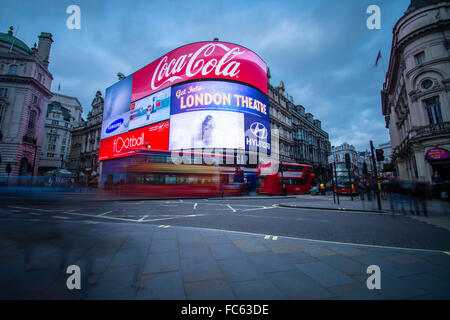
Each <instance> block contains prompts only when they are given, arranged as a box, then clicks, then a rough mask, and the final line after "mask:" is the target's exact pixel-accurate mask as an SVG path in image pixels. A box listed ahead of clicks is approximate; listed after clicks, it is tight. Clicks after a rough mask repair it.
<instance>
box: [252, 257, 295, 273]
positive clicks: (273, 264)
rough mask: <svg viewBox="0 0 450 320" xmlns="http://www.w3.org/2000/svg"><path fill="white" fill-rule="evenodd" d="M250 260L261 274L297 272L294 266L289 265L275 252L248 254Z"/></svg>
mask: <svg viewBox="0 0 450 320" xmlns="http://www.w3.org/2000/svg"><path fill="white" fill-rule="evenodd" d="M247 256H248V259H249V260H250V261H251V263H252V264H253V265H254V266H255V268H256V269H257V270H259V271H260V272H279V271H288V270H295V267H294V265H291V264H289V263H287V262H286V261H285V260H283V259H282V258H280V257H279V256H278V255H276V254H275V253H273V252H260V253H252V254H248V255H247Z"/></svg>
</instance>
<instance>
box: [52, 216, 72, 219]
mask: <svg viewBox="0 0 450 320" xmlns="http://www.w3.org/2000/svg"><path fill="white" fill-rule="evenodd" d="M52 218H56V219H70V218H68V217H61V216H52Z"/></svg>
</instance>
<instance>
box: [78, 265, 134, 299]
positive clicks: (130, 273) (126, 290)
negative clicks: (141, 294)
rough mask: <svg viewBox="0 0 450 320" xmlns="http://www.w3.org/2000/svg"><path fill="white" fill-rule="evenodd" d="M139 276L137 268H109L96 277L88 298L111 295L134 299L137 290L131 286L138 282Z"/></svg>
mask: <svg viewBox="0 0 450 320" xmlns="http://www.w3.org/2000/svg"><path fill="white" fill-rule="evenodd" d="M140 275H141V269H140V268H139V266H126V267H119V268H110V269H108V270H107V271H106V272H104V273H103V274H102V275H100V276H99V277H98V280H97V283H96V284H95V285H93V286H91V287H90V288H89V292H88V297H89V298H92V297H95V296H106V295H112V294H122V295H123V296H128V297H135V295H136V290H137V289H136V287H134V286H133V285H134V284H135V283H136V282H138V281H140ZM82 290H83V287H82Z"/></svg>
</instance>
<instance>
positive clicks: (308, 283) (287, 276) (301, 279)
mask: <svg viewBox="0 0 450 320" xmlns="http://www.w3.org/2000/svg"><path fill="white" fill-rule="evenodd" d="M267 278H268V279H269V280H270V281H272V283H273V284H274V285H275V286H276V287H277V288H278V289H280V290H281V292H283V293H284V294H285V295H286V296H288V297H290V298H296V297H299V296H312V295H316V296H317V295H319V294H322V295H323V296H331V294H330V293H329V292H327V291H326V290H325V288H324V287H323V286H321V285H320V284H319V283H318V282H316V281H314V280H312V279H311V278H310V277H308V276H306V275H305V274H304V273H303V272H301V271H299V270H294V271H285V272H276V273H271V274H270V275H268V277H267Z"/></svg>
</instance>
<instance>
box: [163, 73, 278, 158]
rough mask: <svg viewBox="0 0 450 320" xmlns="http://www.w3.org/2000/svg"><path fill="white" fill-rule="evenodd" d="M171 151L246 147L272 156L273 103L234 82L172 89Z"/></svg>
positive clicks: (208, 82) (256, 91)
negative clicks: (271, 119) (271, 105)
mask: <svg viewBox="0 0 450 320" xmlns="http://www.w3.org/2000/svg"><path fill="white" fill-rule="evenodd" d="M170 121H171V133H170V139H169V141H170V143H169V149H170V150H176V149H184V148H198V147H210V148H245V149H246V150H254V151H257V150H259V151H267V153H268V154H269V153H270V121H269V101H268V98H267V96H266V95H265V94H263V93H261V92H260V91H258V90H256V89H254V88H252V87H249V86H246V85H243V84H237V83H233V82H226V81H199V82H191V83H187V84H183V85H179V86H175V87H172V93H171V116H170Z"/></svg>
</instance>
